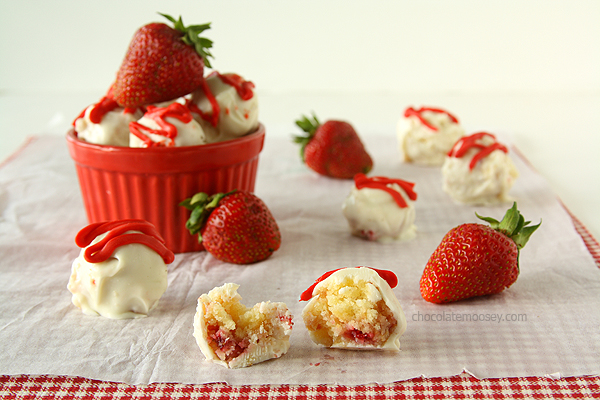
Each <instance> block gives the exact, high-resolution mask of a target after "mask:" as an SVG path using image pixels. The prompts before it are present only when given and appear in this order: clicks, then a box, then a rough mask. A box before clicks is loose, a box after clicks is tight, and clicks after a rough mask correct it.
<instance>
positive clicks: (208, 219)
mask: <svg viewBox="0 0 600 400" xmlns="http://www.w3.org/2000/svg"><path fill="white" fill-rule="evenodd" d="M181 205H182V206H183V207H185V208H187V209H188V210H190V211H191V214H190V217H189V219H188V221H187V223H186V228H187V229H188V230H189V232H190V234H192V235H196V234H197V235H198V240H199V242H200V243H202V245H203V246H204V248H205V249H206V250H207V251H208V252H209V253H210V254H212V255H213V256H214V257H215V258H217V259H219V260H221V261H224V262H229V263H234V264H251V263H255V262H258V261H262V260H265V259H266V258H268V257H270V256H271V254H273V252H275V251H276V250H277V249H279V246H280V245H281V234H280V232H279V227H278V226H277V222H276V221H275V218H273V215H272V214H271V212H270V211H269V209H268V208H267V206H266V205H265V203H264V202H263V201H262V200H261V199H259V198H258V197H257V196H255V195H254V194H252V193H250V192H246V191H241V190H234V191H231V192H228V193H217V194H214V195H208V194H207V193H202V192H201V193H197V194H195V195H194V196H192V197H191V198H188V199H186V200H184V201H183V202H181Z"/></svg>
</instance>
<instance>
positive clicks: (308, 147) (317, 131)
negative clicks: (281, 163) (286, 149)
mask: <svg viewBox="0 0 600 400" xmlns="http://www.w3.org/2000/svg"><path fill="white" fill-rule="evenodd" d="M296 125H298V127H300V129H302V130H303V131H304V132H305V133H306V135H304V136H296V137H295V138H294V141H295V142H296V143H299V144H300V145H301V146H302V147H301V150H300V155H301V157H302V160H303V161H304V162H305V163H306V165H307V166H308V167H309V168H311V169H312V170H314V171H316V172H318V173H319V174H321V175H325V176H329V177H332V178H340V179H352V178H354V175H356V174H358V173H363V174H366V173H368V172H369V171H370V170H371V169H372V168H373V160H372V159H371V156H370V155H369V153H367V151H366V150H365V146H364V145H363V143H362V142H361V140H360V138H359V137H358V134H357V133H356V131H355V130H354V128H353V127H352V125H350V124H349V123H347V122H344V121H327V122H325V123H324V124H322V125H321V123H320V122H319V120H318V119H317V117H316V116H314V115H313V119H312V120H310V119H309V118H307V117H305V116H303V117H302V119H300V120H298V121H296Z"/></svg>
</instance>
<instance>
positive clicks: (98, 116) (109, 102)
mask: <svg viewBox="0 0 600 400" xmlns="http://www.w3.org/2000/svg"><path fill="white" fill-rule="evenodd" d="M119 107H121V106H119V104H118V103H117V102H116V101H115V99H114V98H113V87H112V85H111V87H110V88H108V92H107V93H106V96H104V97H103V98H101V99H100V101H99V102H97V103H95V104H94V105H93V108H92V109H91V110H90V121H91V122H92V123H94V124H99V123H100V122H102V118H104V116H105V115H106V114H108V113H109V112H111V111H113V110H116V109H117V108H119ZM86 110H87V107H86V108H85V109H84V110H83V111H81V112H80V113H79V115H78V116H77V118H75V119H74V120H73V123H72V125H73V126H75V122H76V121H77V120H78V119H79V118H83V117H84V116H85V111H86ZM136 111H137V108H131V107H127V108H125V109H124V110H123V113H124V114H133V113H135V112H136Z"/></svg>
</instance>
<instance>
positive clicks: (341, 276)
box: [300, 267, 406, 350]
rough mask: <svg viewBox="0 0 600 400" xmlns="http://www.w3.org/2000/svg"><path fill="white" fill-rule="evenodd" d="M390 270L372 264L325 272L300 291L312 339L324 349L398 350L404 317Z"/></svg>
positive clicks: (394, 279)
mask: <svg viewBox="0 0 600 400" xmlns="http://www.w3.org/2000/svg"><path fill="white" fill-rule="evenodd" d="M382 276H384V277H385V278H386V279H387V280H390V281H392V286H395V285H396V283H397V278H396V275H395V274H394V273H393V272H391V271H380V270H375V269H373V268H370V267H357V268H342V269H339V270H336V271H332V272H329V273H327V274H325V275H324V276H323V277H321V278H319V280H317V282H316V285H313V287H311V288H309V289H308V290H307V291H306V292H304V293H303V294H302V296H301V298H300V300H309V299H310V300H309V301H308V304H307V305H306V307H304V310H303V311H302V318H303V319H304V324H305V325H306V328H307V329H308V332H309V335H310V338H311V339H312V341H313V342H315V343H316V344H319V345H323V346H326V347H334V348H343V349H360V350H372V349H383V350H400V336H401V335H402V334H403V333H404V332H405V331H406V317H405V316H404V312H403V311H402V307H401V306H400V303H399V302H398V299H397V298H396V296H395V295H394V292H393V291H392V286H390V284H389V283H388V281H387V280H386V279H384V278H382Z"/></svg>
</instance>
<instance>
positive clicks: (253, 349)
mask: <svg viewBox="0 0 600 400" xmlns="http://www.w3.org/2000/svg"><path fill="white" fill-rule="evenodd" d="M238 287H239V285H237V284H234V283H226V284H224V285H223V286H220V287H216V288H214V289H212V290H211V291H210V292H208V294H203V295H202V296H200V298H198V307H197V309H196V315H195V316H194V337H195V338H196V343H197V344H198V347H200V350H201V351H202V354H204V356H205V357H206V361H211V362H214V363H216V364H219V365H222V366H224V367H227V368H243V367H248V366H251V365H253V364H257V363H260V362H262V361H266V360H270V359H272V358H279V357H281V356H282V355H284V354H285V353H287V351H288V349H289V347H290V341H289V339H290V334H291V332H292V325H293V323H292V314H291V313H290V311H289V310H288V308H287V306H286V305H285V304H284V303H272V302H261V303H258V304H256V305H255V306H254V307H252V308H246V307H245V306H244V305H243V304H241V299H242V298H241V296H240V295H239V294H238V293H237V289H238ZM219 344H220V345H221V346H222V347H219Z"/></svg>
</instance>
